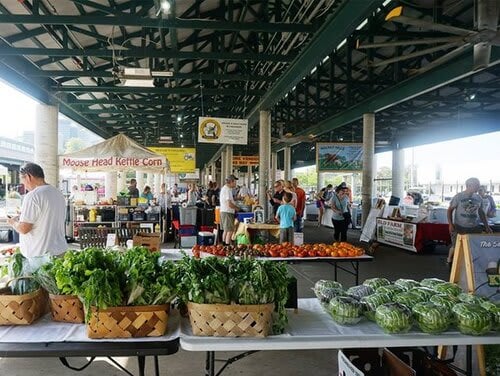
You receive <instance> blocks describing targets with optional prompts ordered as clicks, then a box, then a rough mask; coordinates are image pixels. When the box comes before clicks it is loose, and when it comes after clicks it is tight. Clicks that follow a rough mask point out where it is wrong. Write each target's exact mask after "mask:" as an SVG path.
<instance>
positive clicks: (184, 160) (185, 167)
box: [148, 147, 196, 173]
mask: <svg viewBox="0 0 500 376" xmlns="http://www.w3.org/2000/svg"><path fill="white" fill-rule="evenodd" d="M148 149H149V150H151V151H152V152H155V153H157V154H160V155H164V156H165V157H166V158H167V160H168V162H169V163H170V172H172V173H188V172H194V170H195V168H196V149H195V148H165V147H150V148H148Z"/></svg>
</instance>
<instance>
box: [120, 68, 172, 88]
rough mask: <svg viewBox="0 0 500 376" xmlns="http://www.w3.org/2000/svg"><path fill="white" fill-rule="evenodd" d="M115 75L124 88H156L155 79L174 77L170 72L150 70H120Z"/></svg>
mask: <svg viewBox="0 0 500 376" xmlns="http://www.w3.org/2000/svg"><path fill="white" fill-rule="evenodd" d="M114 73H115V77H116V78H118V79H119V80H120V83H121V84H122V85H123V86H139V87H154V84H153V79H154V77H172V76H173V75H174V73H173V72H170V71H154V72H151V70H150V69H149V68H119V69H118V70H116V71H115V72H114Z"/></svg>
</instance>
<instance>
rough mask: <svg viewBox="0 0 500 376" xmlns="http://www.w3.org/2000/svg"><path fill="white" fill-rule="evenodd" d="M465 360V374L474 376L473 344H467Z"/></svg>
mask: <svg viewBox="0 0 500 376" xmlns="http://www.w3.org/2000/svg"><path fill="white" fill-rule="evenodd" d="M465 362H466V364H465V374H466V375H467V376H472V345H467V346H466V355H465Z"/></svg>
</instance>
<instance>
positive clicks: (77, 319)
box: [49, 294, 85, 324]
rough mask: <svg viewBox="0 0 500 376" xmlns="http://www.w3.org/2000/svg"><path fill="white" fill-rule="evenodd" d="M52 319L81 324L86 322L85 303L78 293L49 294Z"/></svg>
mask: <svg viewBox="0 0 500 376" xmlns="http://www.w3.org/2000/svg"><path fill="white" fill-rule="evenodd" d="M49 302H50V313H51V314H52V320H54V321H62V322H71V323H76V324H81V323H83V322H85V314H84V312H83V304H82V302H81V301H80V299H79V298H78V296H76V295H52V294H49Z"/></svg>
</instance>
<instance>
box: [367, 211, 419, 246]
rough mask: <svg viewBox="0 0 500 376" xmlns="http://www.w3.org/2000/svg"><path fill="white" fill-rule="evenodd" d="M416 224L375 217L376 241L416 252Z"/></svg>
mask: <svg viewBox="0 0 500 376" xmlns="http://www.w3.org/2000/svg"><path fill="white" fill-rule="evenodd" d="M416 233H417V225H416V224H415V223H408V222H402V221H393V220H390V219H384V218H377V241H378V242H380V243H385V244H389V245H393V246H395V247H399V248H403V249H407V250H409V251H413V252H417V248H415V235H416Z"/></svg>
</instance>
